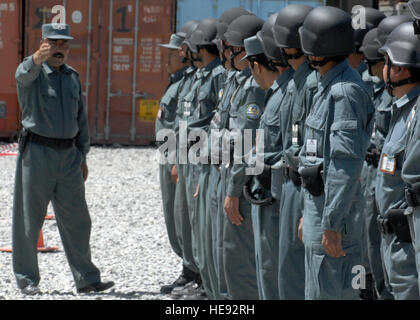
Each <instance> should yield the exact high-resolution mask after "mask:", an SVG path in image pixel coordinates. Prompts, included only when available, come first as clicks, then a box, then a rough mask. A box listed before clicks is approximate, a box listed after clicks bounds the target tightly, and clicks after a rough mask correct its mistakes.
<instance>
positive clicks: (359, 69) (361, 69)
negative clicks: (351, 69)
mask: <svg viewBox="0 0 420 320" xmlns="http://www.w3.org/2000/svg"><path fill="white" fill-rule="evenodd" d="M367 68H368V67H367V64H366V63H365V62H364V61H362V63H361V64H359V66H358V67H357V68H356V71H357V72H359V74H360V75H362V74H363V72H365V71H366V70H367Z"/></svg>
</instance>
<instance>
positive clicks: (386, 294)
mask: <svg viewBox="0 0 420 320" xmlns="http://www.w3.org/2000/svg"><path fill="white" fill-rule="evenodd" d="M365 165H366V163H365ZM376 173H377V168H375V167H374V166H372V165H369V166H366V175H365V177H366V187H365V189H364V196H365V200H366V209H365V225H366V241H367V248H366V249H367V255H368V259H369V265H370V270H371V272H372V274H373V278H374V280H375V288H376V292H377V294H378V299H380V300H385V299H393V298H394V297H393V295H392V293H391V291H392V289H391V286H390V285H389V280H388V277H387V275H386V273H385V271H384V267H383V262H382V256H381V233H380V231H379V228H378V223H377V217H378V214H379V212H378V207H377V206H376V200H375V185H376Z"/></svg>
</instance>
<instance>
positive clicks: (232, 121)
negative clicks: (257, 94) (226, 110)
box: [229, 118, 238, 129]
mask: <svg viewBox="0 0 420 320" xmlns="http://www.w3.org/2000/svg"><path fill="white" fill-rule="evenodd" d="M237 128H238V124H237V121H236V118H229V129H237Z"/></svg>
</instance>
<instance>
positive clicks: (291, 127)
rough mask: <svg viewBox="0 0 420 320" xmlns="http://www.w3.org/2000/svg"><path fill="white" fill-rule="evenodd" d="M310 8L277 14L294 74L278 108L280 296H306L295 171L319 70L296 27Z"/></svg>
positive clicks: (278, 35)
mask: <svg viewBox="0 0 420 320" xmlns="http://www.w3.org/2000/svg"><path fill="white" fill-rule="evenodd" d="M312 9H313V8H312V7H309V6H305V5H297V4H296V5H289V6H287V7H286V8H284V9H283V10H282V11H281V12H280V13H279V15H278V17H277V21H276V24H275V26H274V28H273V30H274V38H275V40H276V43H277V45H278V46H279V47H281V48H282V49H283V51H284V55H285V59H286V60H287V62H288V63H289V64H290V65H291V66H292V68H293V69H294V71H295V73H294V75H293V81H291V82H290V83H289V86H288V89H287V90H288V92H289V97H288V98H287V99H286V101H285V102H284V103H283V104H282V105H281V107H280V127H281V132H282V134H281V135H282V140H283V143H282V144H283V154H282V156H283V175H284V177H283V186H282V193H281V197H280V208H279V210H280V229H279V233H280V239H279V241H280V248H279V254H280V256H279V282H278V283H279V292H280V299H282V300H283V299H286V300H290V299H293V300H303V299H304V298H305V249H304V246H303V243H302V241H301V239H300V238H299V236H298V229H299V224H300V222H301V219H302V211H303V210H302V206H301V202H302V195H301V180H300V175H299V172H298V167H299V159H298V155H299V152H300V149H301V148H302V146H303V143H304V141H305V136H304V126H305V121H306V117H307V116H308V114H309V112H310V110H311V108H312V105H313V100H314V96H315V94H316V91H317V89H318V78H319V76H318V72H317V71H314V70H312V69H311V68H310V67H309V64H308V62H307V61H306V59H305V56H304V54H303V51H302V49H301V44H300V38H299V32H298V31H299V28H300V27H301V26H302V24H303V22H304V21H305V18H306V16H307V15H308V14H309V12H311V10H312Z"/></svg>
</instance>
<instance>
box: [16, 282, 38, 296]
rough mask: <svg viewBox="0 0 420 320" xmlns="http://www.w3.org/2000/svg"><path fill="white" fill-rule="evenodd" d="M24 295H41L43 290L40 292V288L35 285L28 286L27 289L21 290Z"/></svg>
mask: <svg viewBox="0 0 420 320" xmlns="http://www.w3.org/2000/svg"><path fill="white" fill-rule="evenodd" d="M20 292H21V293H22V294H26V295H28V296H34V295H36V294H41V290H39V288H38V286H35V285H32V284H30V285H28V286H26V287H25V288H22V289H20Z"/></svg>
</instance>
